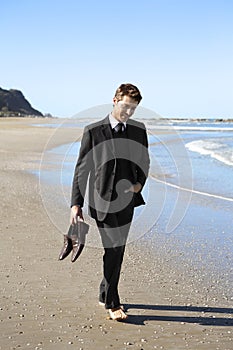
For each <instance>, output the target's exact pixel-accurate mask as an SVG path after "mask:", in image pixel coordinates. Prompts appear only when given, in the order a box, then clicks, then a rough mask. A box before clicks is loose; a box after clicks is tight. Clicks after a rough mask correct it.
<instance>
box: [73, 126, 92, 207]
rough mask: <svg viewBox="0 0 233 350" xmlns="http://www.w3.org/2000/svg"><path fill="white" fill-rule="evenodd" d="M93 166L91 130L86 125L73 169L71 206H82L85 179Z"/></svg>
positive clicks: (85, 184)
mask: <svg viewBox="0 0 233 350" xmlns="http://www.w3.org/2000/svg"><path fill="white" fill-rule="evenodd" d="M92 166H93V157H92V140H91V132H90V130H89V129H88V127H85V128H84V132H83V137H82V141H81V147H80V151H79V156H78V160H77V164H76V167H75V171H74V177H73V185H72V194H71V207H72V206H74V205H79V206H80V207H82V206H83V203H84V197H85V192H86V186H87V180H88V175H89V173H90V170H91V168H92Z"/></svg>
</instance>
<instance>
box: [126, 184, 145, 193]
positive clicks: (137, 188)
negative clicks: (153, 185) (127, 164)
mask: <svg viewBox="0 0 233 350" xmlns="http://www.w3.org/2000/svg"><path fill="white" fill-rule="evenodd" d="M141 189H142V185H141V184H140V182H137V183H136V184H135V185H132V186H131V187H130V188H128V189H127V190H125V193H128V192H134V193H138V192H140V191H141Z"/></svg>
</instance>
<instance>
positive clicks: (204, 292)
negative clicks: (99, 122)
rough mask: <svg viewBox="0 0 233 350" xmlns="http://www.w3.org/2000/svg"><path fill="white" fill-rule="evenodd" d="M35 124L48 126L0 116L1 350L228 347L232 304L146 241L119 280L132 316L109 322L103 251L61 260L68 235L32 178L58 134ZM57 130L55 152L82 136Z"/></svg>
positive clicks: (134, 247)
mask: <svg viewBox="0 0 233 350" xmlns="http://www.w3.org/2000/svg"><path fill="white" fill-rule="evenodd" d="M33 123H36V124H37V123H48V124H49V123H51V120H48V119H39V118H37V119H4V118H1V119H0V183H1V191H0V197H1V218H0V228H1V245H0V251H1V306H0V332H1V339H0V349H4V350H5V349H46V350H50V349H56V350H57V349H58V350H59V349H61V350H64V349H77V350H81V349H83V350H93V349H95V350H96V349H120V350H123V349H143V350H147V349H148V350H149V349H167V350H170V349H174V350H177V349H193V350H196V349H208V350H209V349H211V350H212V349H216V350H217V349H221V350H223V349H224V350H230V349H232V344H233V327H232V326H233V319H232V312H233V308H232V303H233V301H232V299H230V298H224V295H223V294H222V293H220V294H218V293H217V291H216V290H213V291H211V290H209V289H208V287H209V286H208V284H207V285H206V286H205V285H203V283H205V281H201V282H200V281H198V279H197V278H196V275H195V271H193V270H192V267H191V266H190V267H189V266H186V267H185V271H184V270H182V268H180V267H178V265H176V262H175V261H174V258H173V259H171V257H170V252H169V251H167V252H166V250H164V251H163V255H162V256H161V253H159V252H158V254H157V253H156V250H154V251H153V253H152V252H151V251H150V249H149V247H146V246H145V245H141V244H140V241H139V242H138V241H137V242H135V243H132V244H129V245H128V246H127V249H126V255H125V260H124V265H123V269H122V274H121V280H120V288H119V289H120V295H121V297H122V302H123V303H124V305H125V307H126V309H127V313H128V315H129V318H128V320H127V322H125V323H120V322H115V321H112V320H109V318H108V314H107V312H106V310H105V309H104V308H102V307H101V306H99V305H98V286H99V282H100V280H101V275H102V249H97V248H91V247H88V246H87V247H85V249H84V251H83V253H82V255H81V257H80V258H79V259H78V260H77V261H76V262H75V263H74V264H72V263H71V262H70V259H69V257H68V258H67V259H66V260H64V261H62V262H59V261H58V254H59V252H60V249H61V246H62V235H61V233H60V232H59V231H58V229H57V228H56V227H55V226H54V225H53V224H52V222H51V221H50V219H49V217H48V216H47V213H46V211H45V209H44V207H43V203H42V200H41V196H40V189H39V181H38V178H37V177H36V176H33V175H31V174H30V173H28V172H27V170H38V169H39V164H40V159H41V155H42V152H43V150H44V148H45V146H46V144H47V143H48V141H49V140H51V139H50V137H51V136H52V135H53V133H54V129H52V128H49V127H48V128H46V127H43V128H39V127H34V126H33V125H32V124H33ZM59 132H60V136H61V137H60V138H59V142H58V141H56V142H55V143H54V145H53V146H54V147H55V146H58V145H59V144H63V143H67V142H70V141H73V139H74V137H75V134H76V133H77V130H72V129H62V130H61V131H59ZM56 140H58V138H56ZM90 234H91V232H90ZM220 283H221V282H220Z"/></svg>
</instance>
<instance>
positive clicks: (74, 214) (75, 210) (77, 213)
mask: <svg viewBox="0 0 233 350" xmlns="http://www.w3.org/2000/svg"><path fill="white" fill-rule="evenodd" d="M78 217H80V219H81V220H83V221H84V218H83V212H82V208H80V207H79V206H78V205H73V207H72V208H71V213H70V224H71V225H74V224H77V222H78Z"/></svg>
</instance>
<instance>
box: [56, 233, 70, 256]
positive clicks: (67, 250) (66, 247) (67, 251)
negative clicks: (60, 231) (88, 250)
mask: <svg viewBox="0 0 233 350" xmlns="http://www.w3.org/2000/svg"><path fill="white" fill-rule="evenodd" d="M72 249H73V247H72V240H71V239H70V238H69V237H67V236H66V235H64V245H63V247H62V250H61V253H60V255H59V258H58V259H59V260H63V259H65V258H66V257H67V256H68V255H69V254H70V252H71V250H72Z"/></svg>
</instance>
